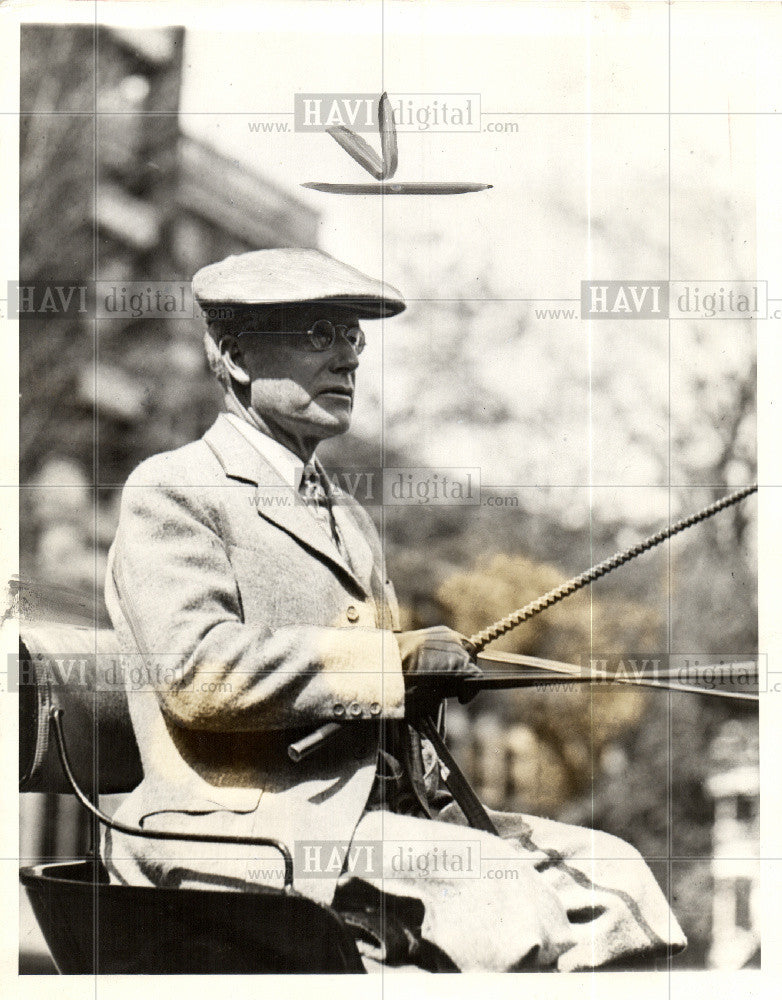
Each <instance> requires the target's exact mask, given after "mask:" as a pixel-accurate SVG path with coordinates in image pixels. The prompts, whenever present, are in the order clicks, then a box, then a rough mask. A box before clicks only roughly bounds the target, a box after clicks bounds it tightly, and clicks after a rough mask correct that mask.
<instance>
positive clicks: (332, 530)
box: [299, 462, 346, 557]
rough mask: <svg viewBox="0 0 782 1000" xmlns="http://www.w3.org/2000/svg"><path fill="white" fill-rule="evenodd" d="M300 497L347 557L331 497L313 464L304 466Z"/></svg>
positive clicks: (309, 463)
mask: <svg viewBox="0 0 782 1000" xmlns="http://www.w3.org/2000/svg"><path fill="white" fill-rule="evenodd" d="M299 495H300V496H301V498H302V500H303V501H304V502H305V503H306V504H307V506H308V507H309V509H310V511H311V513H312V516H313V517H314V518H315V520H316V521H317V522H318V524H320V526H321V527H322V528H323V530H324V531H325V532H326V534H327V535H328V536H329V538H331V539H333V540H334V543H335V545H336V546H337V548H338V549H339V552H340V554H341V555H342V556H343V557H344V556H345V555H346V553H345V547H344V545H343V543H342V538H341V537H340V533H339V531H338V529H337V525H336V522H335V520H334V514H333V512H332V510H331V497H330V496H329V493H328V491H327V490H326V486H325V484H324V482H323V477H322V476H321V474H320V472H319V471H318V469H317V468H316V466H315V465H313V463H312V462H308V463H307V464H306V465H305V466H304V472H303V473H302V477H301V484H300V485H299Z"/></svg>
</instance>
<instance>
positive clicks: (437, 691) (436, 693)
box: [396, 625, 483, 714]
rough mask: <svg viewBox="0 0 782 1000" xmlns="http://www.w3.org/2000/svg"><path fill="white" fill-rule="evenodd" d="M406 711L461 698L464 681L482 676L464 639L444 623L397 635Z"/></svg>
mask: <svg viewBox="0 0 782 1000" xmlns="http://www.w3.org/2000/svg"><path fill="white" fill-rule="evenodd" d="M396 638H397V642H398V643H399V652H400V654H401V656H402V670H403V672H404V679H405V705H406V708H407V711H408V713H418V714H420V713H422V712H429V711H432V710H434V709H435V708H436V707H437V705H438V704H439V702H440V701H441V700H442V699H443V698H450V697H453V696H459V697H460V700H469V698H465V697H464V684H463V681H464V680H465V678H467V677H481V676H483V671H482V670H481V668H480V667H479V666H478V665H477V664H476V663H475V655H474V652H473V651H472V647H470V645H469V643H468V641H467V639H466V638H465V637H464V636H463V635H460V634H459V633H458V632H454V630H453V629H450V628H447V627H446V626H445V625H437V626H435V627H434V628H422V629H418V630H417V631H415V632H401V633H399V635H397V637H396Z"/></svg>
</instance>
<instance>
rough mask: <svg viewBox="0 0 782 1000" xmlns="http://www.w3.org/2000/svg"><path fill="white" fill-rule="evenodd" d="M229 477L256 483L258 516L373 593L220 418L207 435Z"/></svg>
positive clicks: (264, 464)
mask: <svg viewBox="0 0 782 1000" xmlns="http://www.w3.org/2000/svg"><path fill="white" fill-rule="evenodd" d="M204 441H205V442H206V444H207V445H208V446H209V448H210V449H211V450H212V451H213V452H214V454H215V456H216V457H217V460H218V461H219V462H220V464H221V465H222V467H223V469H224V471H225V474H226V476H228V477H229V478H231V479H237V480H240V481H241V482H245V483H253V484H254V485H255V486H256V488H257V490H258V514H259V515H260V516H261V517H263V518H265V519H266V520H267V521H270V522H271V523H272V524H276V525H277V527H279V528H282V530H283V531H285V532H287V533H288V534H289V535H291V536H292V537H293V538H295V539H296V540H297V541H298V542H300V543H301V544H302V545H303V546H305V548H308V549H311V550H314V551H315V552H317V553H318V555H320V556H321V557H322V558H323V559H326V560H328V561H329V562H331V563H333V564H334V566H336V567H337V568H338V569H340V570H341V571H342V573H343V574H345V575H346V576H348V577H349V578H350V580H351V581H352V582H353V583H354V584H355V585H356V586H357V587H358V588H359V590H360V591H361V592H362V593H363V594H364V595H365V596H369V591H368V590H367V588H366V586H365V585H364V584H363V583H362V582H361V580H360V579H359V577H358V576H357V575H356V573H355V572H354V571H353V569H352V568H351V567H350V566H348V564H347V562H346V561H345V560H344V559H343V558H342V556H341V555H340V552H339V549H338V548H337V546H336V545H335V544H334V542H333V541H332V540H331V539H330V538H329V537H328V536H327V534H326V532H325V531H323V529H322V528H321V527H320V525H319V524H318V522H317V521H316V520H315V518H314V517H313V516H312V514H311V513H310V511H309V510H308V509H307V505H306V504H305V503H304V501H303V500H302V499H301V497H300V496H299V494H298V493H297V492H296V491H295V490H293V489H292V488H291V487H290V486H289V485H288V484H287V483H286V482H285V481H284V480H283V479H282V477H281V476H280V474H279V473H278V472H277V470H276V469H275V468H274V467H273V466H272V465H270V464H269V463H268V462H267V461H266V459H265V458H264V457H263V455H261V453H260V452H259V451H257V450H256V449H255V448H253V446H252V444H251V443H250V442H249V441H248V440H247V438H246V437H245V436H244V435H243V434H242V433H241V432H240V431H238V430H237V429H236V428H235V427H234V426H233V425H232V424H231V421H230V420H227V419H226V418H225V416H224V415H222V414H221V415H220V416H219V417H218V418H217V420H216V421H215V423H214V424H213V425H212V426H211V427H210V428H209V430H208V431H207V432H206V434H204Z"/></svg>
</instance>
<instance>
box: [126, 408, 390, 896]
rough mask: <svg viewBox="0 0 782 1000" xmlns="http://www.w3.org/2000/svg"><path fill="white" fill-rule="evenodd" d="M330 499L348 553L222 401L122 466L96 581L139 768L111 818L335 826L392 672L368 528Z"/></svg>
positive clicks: (350, 827)
mask: <svg viewBox="0 0 782 1000" xmlns="http://www.w3.org/2000/svg"><path fill="white" fill-rule="evenodd" d="M335 517H336V518H337V523H338V525H339V527H340V530H341V534H342V537H343V539H344V542H345V546H346V548H347V551H348V554H349V563H348V562H347V561H346V560H345V559H343V558H342V556H341V555H340V553H339V551H338V549H337V548H336V546H335V545H334V544H333V542H332V541H331V540H330V539H329V538H328V536H327V535H326V533H325V532H324V531H323V529H322V527H321V526H320V525H319V524H318V522H317V521H316V520H315V518H314V517H313V516H312V514H311V513H310V511H309V510H308V509H307V507H306V505H305V504H304V503H303V502H302V501H301V500H300V499H299V497H298V495H297V494H295V492H294V491H293V490H291V489H290V487H289V486H287V485H285V484H284V483H283V481H282V479H281V478H280V476H279V474H278V473H277V472H276V471H275V470H274V469H273V468H272V466H270V465H269V464H268V463H267V462H266V461H265V459H264V458H263V457H262V456H261V455H260V454H259V453H258V452H257V451H256V449H254V448H253V447H252V445H251V443H250V442H249V441H248V440H247V439H246V438H245V437H244V435H242V434H241V433H240V432H239V431H238V430H237V428H236V427H234V426H233V425H232V424H231V422H230V420H228V419H226V417H225V416H221V417H219V418H218V419H217V421H216V423H215V424H214V425H213V426H212V427H211V428H210V430H209V431H208V432H207V433H206V434H205V435H204V437H203V438H202V439H201V440H200V441H196V442H194V443H192V444H189V445H186V446H185V447H183V448H180V449H178V450H177V451H173V452H169V453H166V454H162V455H156V456H154V457H153V458H150V459H148V460H147V461H145V462H144V463H142V465H141V466H139V468H137V469H136V470H135V472H134V473H133V474H132V475H131V477H130V479H129V480H128V482H127V485H126V487H125V490H124V493H123V498H122V508H121V515H120V522H119V527H118V531H117V535H116V539H115V541H114V544H113V546H112V549H111V552H110V557H109V567H108V573H107V584H106V602H107V606H108V609H109V613H110V615H111V619H112V622H113V624H114V627H115V629H116V632H117V635H118V637H119V640H120V644H121V647H122V649H123V651H124V653H125V654H126V657H125V673H126V678H127V680H128V689H129V697H128V700H129V703H130V711H131V717H132V721H133V726H134V731H135V734H136V739H137V741H138V744H139V749H140V753H141V759H142V764H143V768H144V780H143V782H142V784H141V785H140V786H139V787H138V788H137V789H136V790H135V791H134V792H133V793H131V796H130V798H129V800H127V801H126V802H125V804H124V805H123V807H122V814H123V815H122V818H123V819H124V820H125V821H126V822H127V821H130V822H139V823H142V824H143V823H145V822H146V823H150V822H151V821H152V820H153V817H156V816H157V817H158V818H161V817H165V819H166V821H167V822H169V823H170V825H169V826H168V827H167V828H169V829H174V828H175V827H177V823H176V814H177V813H181V814H182V819H183V820H184V819H185V818H186V817H191V818H192V817H193V816H194V815H199V816H203V817H204V824H203V829H204V830H206V831H211V830H213V829H215V827H216V828H217V830H218V831H219V828H220V816H219V815H218V814H221V813H222V817H223V819H225V818H226V813H228V814H231V815H230V816H229V817H228V819H229V821H230V824H229V825H230V828H231V832H232V833H234V834H239V835H241V834H248V835H250V834H252V835H262V836H269V837H276V838H279V839H281V840H283V841H285V842H286V843H287V844H289V846H291V848H292V849H293V846H294V843H295V841H296V840H298V839H300V838H302V837H313V836H316V837H319V838H322V839H326V840H335V841H342V842H344V841H349V840H350V838H351V837H352V835H353V832H354V829H355V827H356V824H357V822H358V820H359V818H360V816H361V814H362V812H363V810H364V807H365V805H366V802H367V798H368V795H369V791H370V788H371V786H372V782H373V778H374V774H375V767H376V760H377V752H378V742H379V731H380V724H379V722H380V720H381V719H391V720H401V719H402V718H403V715H404V684H403V679H402V668H401V662H400V657H399V650H398V646H397V642H396V639H395V637H394V635H393V634H392V632H391V629H392V628H393V627H395V626H396V624H397V614H398V612H397V606H396V599H395V596H394V592H393V588H392V586H391V583H390V581H389V580H388V579H387V578H386V575H385V571H384V567H383V558H382V551H381V547H380V541H379V538H378V536H377V532H376V531H375V528H374V526H373V524H372V522H371V520H370V518H369V517H368V515H367V514H366V512H365V511H364V510H363V509H362V508H361V507H360V505H359V504H357V503H356V502H355V501H352V500H351V499H350V498H345V500H344V501H341V502H340V503H339V504H338V505H337V507H336V508H335ZM332 720H340V721H342V720H344V721H346V722H347V723H348V725H347V727H346V734H345V735H343V736H341V737H339V738H338V740H337V741H335V743H334V744H333V745H332V746H331V747H329V748H328V749H324V750H322V751H320V752H318V753H316V754H314V755H313V756H311V757H309V758H307V759H305V760H304V761H302V762H300V763H298V764H294V763H293V762H292V761H290V759H289V758H288V755H287V752H286V751H287V746H288V744H289V742H290V741H291V739H293V738H296V737H297V736H298V735H303V734H304V733H306V732H310V731H312V730H313V729H315V728H317V727H318V726H320V725H322V724H323V723H324V722H325V721H332ZM210 816H213V817H214V824H213V825H212V826H210V823H209V817H210ZM242 816H244V817H245V818H246V820H245V821H243V820H242V819H241V817H242ZM172 819H173V822H171V821H172ZM153 825H154V824H153ZM223 826H225V824H223ZM182 828H184V826H183V827H182ZM188 828H191V827H188ZM153 846H154V845H153V844H152V843H150V844H149V850H153ZM333 889H334V884H330V883H329V882H328V880H326V881H320V882H319V883H318V884H317V885H315V886H314V887H310V890H311V892H312V894H315V895H317V896H318V897H320V898H323V899H330V898H331V895H332V894H333Z"/></svg>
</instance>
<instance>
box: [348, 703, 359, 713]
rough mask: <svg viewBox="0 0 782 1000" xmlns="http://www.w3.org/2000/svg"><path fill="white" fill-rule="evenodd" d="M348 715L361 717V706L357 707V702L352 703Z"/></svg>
mask: <svg viewBox="0 0 782 1000" xmlns="http://www.w3.org/2000/svg"><path fill="white" fill-rule="evenodd" d="M350 714H351V715H361V705H359V703H358V702H357V701H354V702H353V704H352V705H351V706H350Z"/></svg>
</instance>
